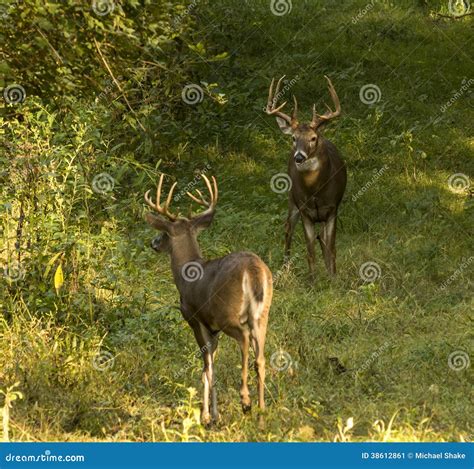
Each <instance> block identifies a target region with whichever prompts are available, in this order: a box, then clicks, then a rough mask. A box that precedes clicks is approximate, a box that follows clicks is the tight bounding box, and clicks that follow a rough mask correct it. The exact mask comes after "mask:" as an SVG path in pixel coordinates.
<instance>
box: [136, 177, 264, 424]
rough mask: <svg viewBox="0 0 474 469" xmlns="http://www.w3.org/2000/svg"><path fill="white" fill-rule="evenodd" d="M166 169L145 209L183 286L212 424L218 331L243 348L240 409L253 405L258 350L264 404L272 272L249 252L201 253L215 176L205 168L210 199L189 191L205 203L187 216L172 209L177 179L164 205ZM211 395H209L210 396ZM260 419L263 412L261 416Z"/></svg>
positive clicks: (205, 416)
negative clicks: (250, 381)
mask: <svg viewBox="0 0 474 469" xmlns="http://www.w3.org/2000/svg"><path fill="white" fill-rule="evenodd" d="M163 177H164V175H163V174H162V175H161V177H160V181H159V183H158V188H157V192H156V202H155V203H153V202H152V200H151V198H150V195H149V194H150V191H148V192H147V193H146V194H145V201H146V203H147V204H148V205H149V206H150V207H151V208H152V209H153V210H154V211H156V212H157V214H155V213H152V212H150V213H147V215H146V221H147V222H148V223H149V224H150V225H151V226H153V227H154V228H156V229H158V230H160V231H161V232H162V234H160V235H159V236H157V237H156V238H154V239H153V241H152V248H153V249H155V251H158V252H166V253H168V254H170V256H171V270H172V272H173V278H174V282H175V284H176V287H177V288H178V290H179V294H180V300H181V312H182V314H183V317H184V319H185V320H186V321H187V322H188V324H189V325H190V326H191V328H192V330H193V332H194V336H195V337H196V340H197V343H198V345H199V348H200V351H201V354H202V357H203V360H204V369H203V374H202V380H203V384H204V399H203V406H202V413H201V421H202V422H203V423H204V424H209V423H211V421H212V422H215V421H217V420H218V412H217V396H216V388H215V386H214V379H215V378H214V357H215V352H216V348H217V335H218V334H219V332H221V331H222V332H224V333H225V334H227V335H228V336H230V337H233V338H234V339H235V340H237V342H238V343H239V345H240V349H241V352H242V386H241V389H240V396H241V403H242V410H243V411H244V412H245V413H246V412H248V411H249V410H250V408H251V400H250V394H249V389H248V385H247V378H248V358H249V345H250V344H251V345H252V348H253V350H254V353H255V370H256V372H257V380H258V384H257V387H258V405H259V408H260V409H261V410H262V411H263V410H264V408H265V401H264V385H265V357H264V347H265V336H266V331H267V321H268V313H269V310H270V305H271V301H272V291H273V286H272V274H271V272H270V269H269V268H268V267H267V266H266V264H265V263H264V262H263V261H262V260H261V259H260V258H259V257H258V256H257V255H256V254H253V253H251V252H237V253H232V254H229V255H227V256H224V257H222V258H220V259H214V260H209V261H206V260H204V259H203V257H202V254H201V251H200V249H199V245H198V242H197V236H198V233H199V232H200V231H201V230H203V229H204V228H207V227H208V226H209V225H210V224H211V222H212V220H213V218H214V213H215V209H216V204H217V196H218V191H217V182H216V180H215V178H214V176H213V177H212V182H213V186H211V182H210V181H209V179H208V178H207V177H206V176H205V175H204V174H201V177H202V179H203V180H204V182H205V183H206V186H207V189H208V191H209V201H207V200H206V199H205V198H204V196H203V195H202V193H201V192H200V191H199V190H197V191H196V192H197V196H195V195H193V194H191V193H189V192H187V195H188V196H189V197H190V198H191V199H192V200H193V201H195V202H196V203H198V204H200V205H202V206H204V207H205V208H206V209H205V210H204V211H203V212H202V213H201V214H199V215H196V216H192V217H189V218H185V217H182V216H177V215H174V214H172V213H171V212H170V211H169V205H170V202H171V200H172V197H173V191H174V189H175V187H176V184H177V183H176V182H175V183H174V184H173V186H172V187H171V190H170V192H169V194H168V198H167V199H166V202H165V204H164V205H161V202H160V198H161V188H162V185H163ZM209 396H210V400H209ZM260 419H262V415H261V416H260Z"/></svg>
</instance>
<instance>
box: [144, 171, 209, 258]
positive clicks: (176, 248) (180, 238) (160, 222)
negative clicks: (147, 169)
mask: <svg viewBox="0 0 474 469" xmlns="http://www.w3.org/2000/svg"><path fill="white" fill-rule="evenodd" d="M163 178H164V174H162V175H161V176H160V181H159V183H158V187H157V189H156V202H155V203H153V201H152V200H151V197H150V191H147V192H146V194H145V201H146V203H147V204H148V206H149V207H150V208H152V209H153V210H154V212H156V213H153V212H149V213H147V214H146V221H147V222H148V223H149V224H150V225H151V226H153V227H154V228H156V229H157V230H159V231H161V232H162V234H161V235H159V236H157V237H156V238H154V239H153V241H152V242H151V247H152V248H153V249H154V250H155V251H158V252H167V253H169V254H171V255H176V254H179V256H180V257H182V258H183V261H184V262H186V259H185V258H191V257H195V258H198V257H201V253H200V250H199V245H198V242H197V235H198V234H199V232H200V231H201V230H203V229H205V228H207V227H208V226H209V225H210V224H211V222H212V220H213V218H214V213H215V209H216V205H217V196H218V190H217V182H216V179H215V178H214V176H212V182H213V185H214V188H213V187H212V186H211V182H210V181H209V179H208V178H207V177H206V176H205V175H204V174H201V178H202V179H203V180H204V182H205V183H206V186H207V189H208V191H209V196H210V199H209V201H207V200H206V199H205V197H204V196H203V195H202V193H201V192H200V191H199V190H196V192H197V195H198V197H196V196H195V195H193V194H191V193H190V192H187V193H186V194H187V195H188V196H189V197H190V198H191V199H192V200H193V201H195V202H197V203H198V204H199V205H202V206H204V207H206V210H205V211H204V212H202V213H200V214H198V215H196V216H194V217H190V218H186V217H183V216H178V215H175V214H173V213H171V212H170V211H169V206H170V203H171V200H172V198H173V192H174V189H175V188H176V185H177V183H176V182H175V183H174V184H173V185H172V186H171V189H170V191H169V193H168V197H167V199H166V202H165V203H164V205H161V189H162V186H163Z"/></svg>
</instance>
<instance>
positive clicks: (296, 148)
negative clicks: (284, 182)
mask: <svg viewBox="0 0 474 469" xmlns="http://www.w3.org/2000/svg"><path fill="white" fill-rule="evenodd" d="M283 78H285V76H282V77H281V78H280V79H279V80H278V83H277V85H276V89H275V91H274V90H273V88H274V84H275V79H273V80H272V83H271V84H270V89H269V92H268V101H267V107H266V109H265V112H266V113H267V114H268V115H270V116H275V117H276V119H277V123H278V126H279V127H280V130H281V131H282V132H283V133H284V134H288V135H291V136H292V138H293V158H294V161H295V164H296V168H297V169H298V170H299V171H307V170H309V169H313V170H314V169H317V168H316V167H317V166H318V161H317V155H316V150H317V148H318V140H319V138H320V129H321V128H322V126H323V125H324V124H326V123H327V122H328V121H329V120H330V119H332V118H334V117H337V116H339V115H340V114H341V105H340V103H339V98H338V97H337V93H336V90H335V89H334V86H333V84H332V83H331V80H330V79H329V78H328V77H327V76H325V78H326V80H327V82H328V87H329V93H330V95H331V98H332V100H333V102H334V105H335V107H336V110H335V111H332V110H331V109H330V108H329V107H328V106H327V105H326V107H327V108H328V110H327V111H326V113H325V114H323V115H319V114H318V113H317V112H316V105H313V119H312V121H311V122H310V123H309V124H307V123H305V124H303V123H301V124H300V123H299V122H298V117H297V114H298V102H297V101H296V98H295V96H293V100H294V108H293V113H292V115H291V117H290V116H289V115H287V114H285V113H283V112H282V111H281V110H282V109H283V107H284V106H285V104H286V101H285V102H284V103H283V104H281V105H280V106H278V107H277V103H276V101H277V99H278V94H279V92H280V85H281V82H282V80H283Z"/></svg>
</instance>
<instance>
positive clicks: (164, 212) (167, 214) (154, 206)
mask: <svg viewBox="0 0 474 469" xmlns="http://www.w3.org/2000/svg"><path fill="white" fill-rule="evenodd" d="M164 177H165V175H164V174H163V173H162V174H161V176H160V180H159V181H158V186H157V188H156V202H155V203H153V201H152V200H151V197H150V191H149V190H148V191H146V192H145V202H146V203H147V204H148V205H149V207H150V208H152V209H153V210H155V211H156V212H158V213H159V214H161V215H164V216H165V217H168V218H169V219H170V220H172V221H174V220H176V218H177V217H176V215H174V214H172V213H171V212H170V211H169V205H170V203H171V199H172V197H173V191H174V189H175V187H176V185H177V184H178V183H177V182H175V183H174V184H173V185H172V186H171V189H170V191H169V193H168V197H167V199H166V202H165V205H164V207H162V206H161V205H160V198H161V188H162V187H163V179H164Z"/></svg>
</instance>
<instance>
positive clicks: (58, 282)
mask: <svg viewBox="0 0 474 469" xmlns="http://www.w3.org/2000/svg"><path fill="white" fill-rule="evenodd" d="M63 283H64V275H63V267H62V264H61V263H59V265H58V268H57V269H56V272H55V273H54V288H56V292H58V291H59V289H60V288H61V287H62V286H63Z"/></svg>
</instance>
